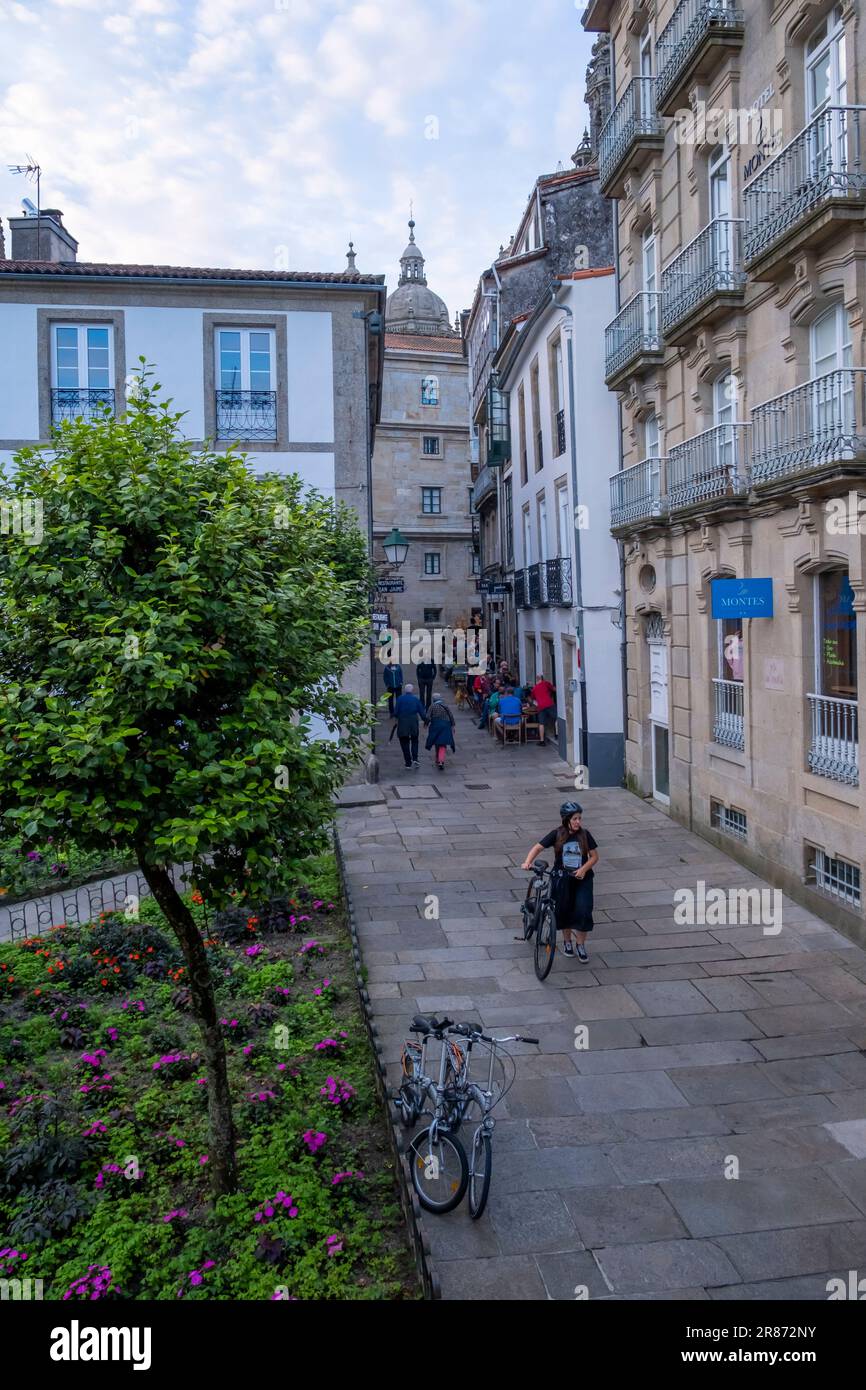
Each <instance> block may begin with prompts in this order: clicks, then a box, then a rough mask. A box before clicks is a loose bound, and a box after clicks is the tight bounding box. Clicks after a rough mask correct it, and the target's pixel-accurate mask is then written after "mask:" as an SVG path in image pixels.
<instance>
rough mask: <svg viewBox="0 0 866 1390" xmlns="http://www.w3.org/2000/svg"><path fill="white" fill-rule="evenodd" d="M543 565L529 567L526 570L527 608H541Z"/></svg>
mask: <svg viewBox="0 0 866 1390" xmlns="http://www.w3.org/2000/svg"><path fill="white" fill-rule="evenodd" d="M541 592H542V590H541V565H529V566H528V567H527V570H526V598H527V607H529V608H541V606H542V603H541Z"/></svg>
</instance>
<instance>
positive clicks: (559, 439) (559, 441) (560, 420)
mask: <svg viewBox="0 0 866 1390" xmlns="http://www.w3.org/2000/svg"><path fill="white" fill-rule="evenodd" d="M564 453H565V411H564V410H558V411H557V412H556V457H557V458H559V456H560V454H564Z"/></svg>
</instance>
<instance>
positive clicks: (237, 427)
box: [216, 391, 277, 442]
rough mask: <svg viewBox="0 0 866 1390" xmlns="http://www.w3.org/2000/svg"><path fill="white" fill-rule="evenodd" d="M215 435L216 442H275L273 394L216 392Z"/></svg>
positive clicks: (275, 421)
mask: <svg viewBox="0 0 866 1390" xmlns="http://www.w3.org/2000/svg"><path fill="white" fill-rule="evenodd" d="M216 435H217V439H242V440H251V441H261V442H274V441H275V440H276V437H277V393H276V391H217V393H216Z"/></svg>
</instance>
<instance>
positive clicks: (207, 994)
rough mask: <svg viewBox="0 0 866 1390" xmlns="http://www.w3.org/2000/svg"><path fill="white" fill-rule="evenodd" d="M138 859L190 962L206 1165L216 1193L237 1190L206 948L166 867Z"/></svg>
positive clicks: (223, 1065)
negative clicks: (200, 1053)
mask: <svg viewBox="0 0 866 1390" xmlns="http://www.w3.org/2000/svg"><path fill="white" fill-rule="evenodd" d="M138 862H139V866H140V868H141V872H142V873H143V874H144V877H145V878H146V879H147V882H148V884H149V886H150V891H151V892H152V894H153V896H154V898H155V899H156V901H157V903H158V904H159V906H160V908H161V909H162V911H163V913H164V914H165V917H166V919H167V920H168V923H169V925H170V927H171V928H172V931H173V932H174V934H175V936H176V937H177V939H178V941H179V942H180V948H181V950H182V951H183V956H184V960H185V961H186V970H187V976H188V978H189V989H190V995H191V997H192V1007H193V1012H194V1013H195V1017H196V1022H197V1023H198V1025H199V1028H200V1029H201V1035H202V1040H203V1043H204V1056H205V1071H206V1073H207V1103H208V1118H209V1120H210V1152H209V1155H208V1158H209V1163H208V1167H209V1168H210V1172H211V1183H212V1187H213V1191H214V1194H215V1196H217V1197H221V1196H223V1194H224V1193H227V1192H234V1191H235V1189H236V1188H237V1180H238V1173H237V1159H236V1157H235V1128H234V1121H233V1119H232V1104H231V1095H230V1094H229V1082H228V1071H227V1067H226V1049H225V1041H224V1039H223V1034H222V1032H221V1030H220V1025H219V1019H218V1018H217V1008H216V999H215V998H214V988H213V978H212V976H211V973H210V965H209V962H208V958H207V952H206V951H205V948H204V942H203V941H202V938H201V934H200V932H199V929H198V927H197V926H196V924H195V921H194V919H193V915H192V913H191V912H190V910H189V908H188V907H187V906H186V904H185V903H184V902H183V899H182V898H181V896H180V894H179V893H178V891H177V889H176V888H175V886H174V883H173V882H172V880H171V876H170V874H169V873H168V872H167V870H166V869H165V868H164V867H162V866H161V865H154V864H149V863H147V861H146V859H145V856H144V854H143V852H142V851H141V850H139V854H138Z"/></svg>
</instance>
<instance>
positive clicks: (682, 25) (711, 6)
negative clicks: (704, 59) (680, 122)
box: [656, 0, 744, 112]
mask: <svg viewBox="0 0 866 1390" xmlns="http://www.w3.org/2000/svg"><path fill="white" fill-rule="evenodd" d="M743 27H744V19H743V11H742V9H739V8H738V7H737V6H736V5H735V4H734V3H733V0H682V3H681V4H679V5H677V8H676V9H675V10H674V13H673V18H672V19H671V21H670V23H669V24H668V25H667V26H666V28H665V29H663V30H662V32H661V34H660V35H659V38H658V40H657V42H656V62H657V63H658V87H657V93H656V95H657V98H658V106H659V110H660V111H662V112H664V110H665V105H666V103H667V102H668V100H669V99H670V98H672V97H673V96H675V95H676V93H677V89H678V87H679V85H680V83H681V82H682V80H683V79H684V78H685V76H686V75H687V73H688V72H689V69H690V68H691V66H692V64H693V63H694V62H695V60H696V59H697V58H698V56H699V54H700V52H701V49H702V48H703V46H704V44H705V43H707V42H712V43H717V42H718V41H719V39H720V38H721V39H722V40H725V39H727V40H728V41H729V42H734V41H737V42H739V41H741V39H742V35H743Z"/></svg>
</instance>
